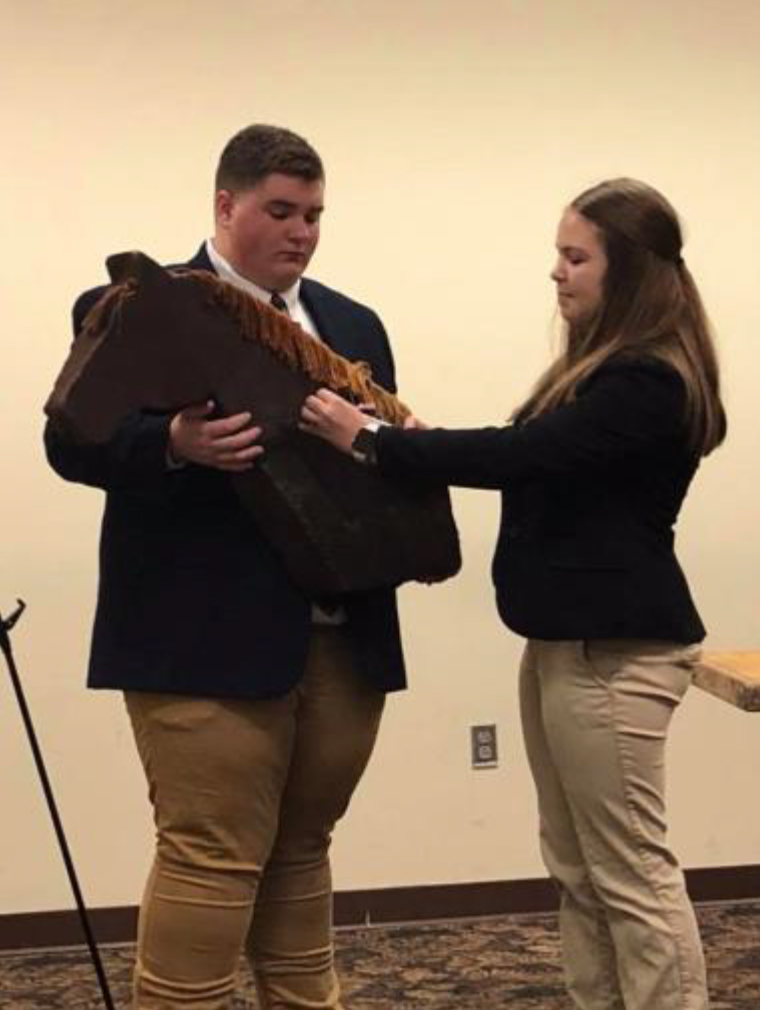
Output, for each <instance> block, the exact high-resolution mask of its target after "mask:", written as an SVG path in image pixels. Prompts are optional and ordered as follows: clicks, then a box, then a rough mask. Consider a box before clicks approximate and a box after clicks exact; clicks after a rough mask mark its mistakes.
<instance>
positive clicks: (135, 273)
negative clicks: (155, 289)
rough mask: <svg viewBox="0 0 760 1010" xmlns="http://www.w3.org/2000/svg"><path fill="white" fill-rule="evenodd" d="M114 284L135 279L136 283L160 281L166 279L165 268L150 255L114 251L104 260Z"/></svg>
mask: <svg viewBox="0 0 760 1010" xmlns="http://www.w3.org/2000/svg"><path fill="white" fill-rule="evenodd" d="M106 267H107V268H108V273H109V274H110V276H111V281H112V282H113V283H114V284H123V283H124V281H128V280H135V281H137V283H138V284H145V283H147V284H150V283H159V284H160V283H162V282H164V281H166V280H167V279H168V275H167V272H166V270H164V268H163V267H162V266H160V265H159V264H158V263H156V261H155V260H152V259H151V258H150V256H146V255H145V253H141V252H136V251H135V252H124V253H114V255H113V256H109V257H108V259H107V260H106Z"/></svg>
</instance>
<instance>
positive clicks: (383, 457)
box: [377, 361, 685, 489]
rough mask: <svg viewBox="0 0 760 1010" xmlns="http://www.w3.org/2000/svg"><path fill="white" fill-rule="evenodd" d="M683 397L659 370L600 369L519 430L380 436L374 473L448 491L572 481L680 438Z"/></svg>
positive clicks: (637, 366)
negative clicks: (567, 398)
mask: <svg viewBox="0 0 760 1010" xmlns="http://www.w3.org/2000/svg"><path fill="white" fill-rule="evenodd" d="M684 410H685V389H684V387H683V383H682V381H681V379H680V377H679V376H678V375H677V373H676V372H674V371H673V370H672V369H670V368H668V367H667V366H664V365H661V364H660V363H659V362H654V361H652V362H643V361H642V362H632V363H626V364H617V365H609V366H605V367H603V368H600V369H599V370H598V372H596V373H595V374H594V375H593V376H592V377H591V379H590V380H589V381H588V382H587V383H586V385H585V387H584V388H582V390H581V391H580V392H579V394H578V396H577V398H576V399H575V400H574V401H572V402H570V403H567V404H564V405H563V406H561V407H558V408H557V409H555V410H552V411H549V412H547V413H546V414H541V415H539V416H538V417H535V418H533V419H531V420H529V421H527V422H525V423H523V424H510V425H506V426H503V427H498V428H497V427H492V428H478V429H470V430H449V429H433V430H430V431H415V430H408V431H405V430H403V429H399V428H382V429H381V430H380V431H379V432H378V435H377V439H378V442H377V457H378V465H379V466H380V468H381V469H382V471H383V472H384V473H386V474H388V475H389V476H399V477H406V478H411V477H417V478H422V479H425V480H429V481H431V482H437V483H442V484H449V485H452V486H456V487H470V488H490V489H498V488H503V487H505V486H506V485H507V484H508V483H509V482H511V481H525V480H531V479H536V478H542V477H547V476H562V475H575V474H579V473H583V472H584V471H594V470H598V469H601V468H604V467H606V466H608V465H610V464H611V463H613V462H617V461H622V460H625V459H627V458H631V459H633V458H636V457H641V456H646V455H647V454H650V453H652V452H654V451H656V450H657V449H658V447H662V444H663V440H666V441H667V442H668V444H669V445H672V444H673V440H676V441H677V440H679V439H682V438H684V433H685V429H684Z"/></svg>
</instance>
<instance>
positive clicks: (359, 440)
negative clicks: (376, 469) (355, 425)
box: [351, 420, 383, 466]
mask: <svg viewBox="0 0 760 1010" xmlns="http://www.w3.org/2000/svg"><path fill="white" fill-rule="evenodd" d="M382 426H383V422H382V421H375V420H372V421H367V423H366V424H365V425H364V427H363V428H359V430H358V431H357V433H356V435H355V436H354V440H353V442H352V443H351V455H352V456H353V457H354V459H355V460H356V462H357V463H364V465H365V466H375V464H376V463H377V433H378V431H379V430H380V428H381V427H382Z"/></svg>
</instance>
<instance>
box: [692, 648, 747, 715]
mask: <svg viewBox="0 0 760 1010" xmlns="http://www.w3.org/2000/svg"><path fill="white" fill-rule="evenodd" d="M694 683H695V685H696V686H697V687H701V688H702V690H703V691H707V692H708V693H709V694H713V695H715V697H716V698H721V699H722V700H723V701H727V702H728V703H729V704H730V705H735V706H736V708H740V709H742V710H743V711H745V712H760V652H708V653H705V655H704V656H703V657H702V660H701V662H700V663H699V665H698V666H697V668H696V670H695V672H694Z"/></svg>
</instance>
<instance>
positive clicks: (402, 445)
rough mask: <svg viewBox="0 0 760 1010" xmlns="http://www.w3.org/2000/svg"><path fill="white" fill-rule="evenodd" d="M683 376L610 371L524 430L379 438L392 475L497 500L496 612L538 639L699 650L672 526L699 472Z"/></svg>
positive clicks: (631, 366)
mask: <svg viewBox="0 0 760 1010" xmlns="http://www.w3.org/2000/svg"><path fill="white" fill-rule="evenodd" d="M685 395H686V394H685V388H684V386H683V383H682V380H681V379H680V377H679V376H678V375H677V374H676V373H675V372H674V371H673V370H672V369H670V368H669V367H667V366H666V365H664V364H662V363H660V362H658V361H655V360H652V359H636V360H631V359H622V358H618V359H615V360H613V361H611V362H609V363H607V364H606V365H604V366H602V367H601V368H599V369H598V370H597V371H596V372H595V373H594V374H593V375H592V376H591V377H590V378H589V379H588V380H586V381H585V383H584V384H583V385H582V386H581V387H580V388H579V389H578V392H577V396H576V399H575V400H574V401H572V402H570V403H567V404H565V405H563V406H561V407H558V408H556V409H554V410H552V411H549V412H547V413H545V414H542V415H540V416H538V417H535V418H533V419H531V420H529V421H527V422H525V423H516V424H514V425H507V426H505V427H501V428H484V429H477V430H467V431H457V430H443V429H439V430H436V429H433V430H430V431H399V430H394V429H382V430H381V431H380V432H379V434H378V463H379V465H380V466H381V467H382V469H383V471H385V472H386V473H388V474H389V475H393V474H395V475H399V476H405V477H409V476H412V475H417V476H418V477H419V478H424V479H427V480H431V481H440V482H443V483H446V484H450V485H455V486H461V487H476V488H492V489H499V490H501V492H502V503H503V504H502V518H501V526H500V530H499V537H498V542H497V545H496V552H495V555H494V559H493V581H494V585H495V587H496V598H497V605H498V609H499V613H500V615H501V617H502V619H503V621H504V623H505V624H507V625H508V627H510V628H511V629H512V630H514V631H516V632H518V633H519V634H521V635H525V636H526V637H530V638H539V639H550V640H560V639H587V638H648V639H661V640H667V641H674V642H696V641H700V640H701V639H702V638H703V637H704V633H705V632H704V627H703V625H702V622H701V620H700V618H699V615H698V613H697V611H696V609H695V606H694V603H693V602H692V599H691V595H690V592H689V588H688V586H687V583H686V579H685V578H684V575H683V572H682V571H681V568H680V566H679V564H678V561H677V559H676V556H675V553H674V549H673V543H674V527H675V523H676V519H677V517H678V512H679V509H680V507H681V503H682V501H683V499H684V496H685V495H686V491H687V489H688V487H689V484H690V482H691V479H692V477H693V476H694V473H695V470H696V468H697V465H698V456H697V455H696V454H695V453H694V452H693V451H692V450H691V449H690V448H689V445H688V439H687V434H686V429H685V423H684V417H685Z"/></svg>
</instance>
